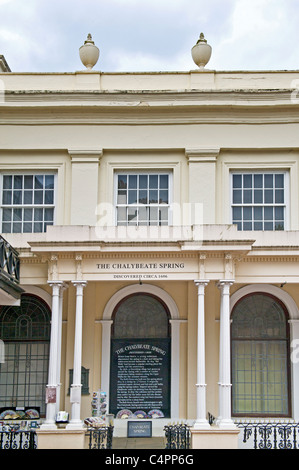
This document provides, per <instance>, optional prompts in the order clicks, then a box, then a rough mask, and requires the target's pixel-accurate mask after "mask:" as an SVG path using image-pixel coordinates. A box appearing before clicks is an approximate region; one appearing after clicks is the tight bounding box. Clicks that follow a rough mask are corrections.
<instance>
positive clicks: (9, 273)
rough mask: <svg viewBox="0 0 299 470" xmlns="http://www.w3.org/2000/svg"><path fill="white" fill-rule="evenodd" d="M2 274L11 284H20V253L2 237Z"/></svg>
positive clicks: (0, 259)
mask: <svg viewBox="0 0 299 470" xmlns="http://www.w3.org/2000/svg"><path fill="white" fill-rule="evenodd" d="M0 273H1V274H2V275H3V276H5V277H6V278H7V279H8V280H9V281H10V282H12V283H16V284H19V282H20V260H19V253H18V252H17V251H16V250H15V249H14V248H13V247H12V246H11V245H10V244H9V243H8V242H7V241H6V240H5V239H4V238H3V237H2V236H1V235H0Z"/></svg>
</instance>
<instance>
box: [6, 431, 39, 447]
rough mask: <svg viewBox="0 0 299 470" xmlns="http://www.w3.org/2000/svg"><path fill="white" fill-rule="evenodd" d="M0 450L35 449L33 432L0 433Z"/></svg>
mask: <svg viewBox="0 0 299 470" xmlns="http://www.w3.org/2000/svg"><path fill="white" fill-rule="evenodd" d="M0 449H1V450H3V449H4V450H11V449H14V450H18V449H28V450H32V449H37V435H36V432H35V431H0Z"/></svg>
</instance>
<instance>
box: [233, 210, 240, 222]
mask: <svg viewBox="0 0 299 470" xmlns="http://www.w3.org/2000/svg"><path fill="white" fill-rule="evenodd" d="M233 220H242V207H233Z"/></svg>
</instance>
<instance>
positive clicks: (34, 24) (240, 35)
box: [0, 0, 299, 72]
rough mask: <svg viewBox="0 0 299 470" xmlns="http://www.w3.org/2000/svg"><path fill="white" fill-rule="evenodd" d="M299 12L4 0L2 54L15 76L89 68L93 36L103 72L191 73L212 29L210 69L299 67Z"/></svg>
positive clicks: (121, 1)
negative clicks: (196, 50) (86, 49)
mask: <svg viewBox="0 0 299 470" xmlns="http://www.w3.org/2000/svg"><path fill="white" fill-rule="evenodd" d="M298 10H299V5H297V2H296V1H295V0H85V1H82V0H81V1H80V0H63V1H61V0H59V1H58V0H26V1H24V0H0V16H1V24H0V54H3V55H5V58H6V60H7V62H8V64H9V65H10V68H11V69H12V70H13V71H33V72H68V71H71V72H72V71H75V70H81V69H82V68H83V66H82V64H81V62H80V59H79V47H80V46H81V45H82V44H83V42H84V40H85V39H86V36H87V34H88V33H91V34H92V36H93V39H94V41H95V43H96V44H97V46H98V47H99V49H100V59H99V62H98V64H97V66H96V68H97V69H99V70H102V71H120V70H121V71H133V70H134V71H136V70H138V71H163V70H190V69H194V68H195V67H196V66H195V64H194V63H193V61H192V58H191V48H192V46H193V45H194V44H195V43H196V41H197V39H198V37H199V35H200V33H201V32H204V34H205V37H206V38H207V40H208V42H209V44H211V46H212V48H213V53H212V57H211V60H210V62H209V64H208V68H211V69H216V70H233V69H242V70H244V69H245V70H246V69H258V68H270V69H271V68H276V69H280V68H282V67H283V68H290V67H291V68H296V66H297V64H299V52H297V50H296V47H295V45H296V43H297V42H298V41H297V36H298V32H297V24H298Z"/></svg>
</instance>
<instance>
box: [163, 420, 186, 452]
mask: <svg viewBox="0 0 299 470" xmlns="http://www.w3.org/2000/svg"><path fill="white" fill-rule="evenodd" d="M164 431H165V439H166V446H165V449H190V445H191V442H190V441H191V431H190V426H188V424H171V425H168V426H164Z"/></svg>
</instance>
